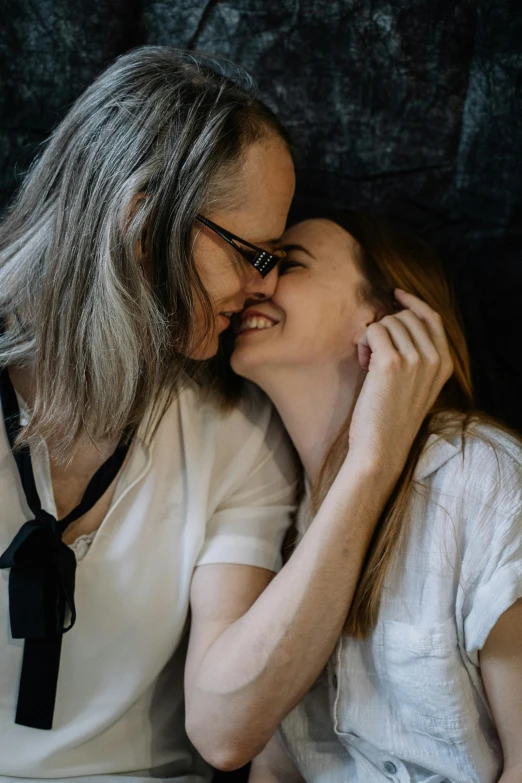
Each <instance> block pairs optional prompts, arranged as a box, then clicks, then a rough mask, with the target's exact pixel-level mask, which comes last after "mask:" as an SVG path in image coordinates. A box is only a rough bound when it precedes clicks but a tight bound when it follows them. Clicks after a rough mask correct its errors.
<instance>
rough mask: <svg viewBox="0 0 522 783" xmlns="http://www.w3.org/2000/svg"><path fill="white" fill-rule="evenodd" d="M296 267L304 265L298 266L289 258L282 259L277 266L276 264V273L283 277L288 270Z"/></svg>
mask: <svg viewBox="0 0 522 783" xmlns="http://www.w3.org/2000/svg"><path fill="white" fill-rule="evenodd" d="M296 267H304V264H300V263H299V261H293V260H292V259H291V258H283V259H282V260H281V261H280V262H279V264H278V267H277V268H278V271H279V275H284V274H286V273H287V272H288V271H290V269H295V268H296Z"/></svg>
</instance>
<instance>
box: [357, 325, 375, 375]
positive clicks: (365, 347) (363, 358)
mask: <svg viewBox="0 0 522 783" xmlns="http://www.w3.org/2000/svg"><path fill="white" fill-rule="evenodd" d="M371 357H372V349H371V348H370V345H369V343H368V332H367V331H366V332H365V333H364V334H363V336H362V337H361V339H360V340H359V342H358V343H357V358H358V360H359V364H360V365H361V367H362V369H363V370H368V367H369V366H370V359H371Z"/></svg>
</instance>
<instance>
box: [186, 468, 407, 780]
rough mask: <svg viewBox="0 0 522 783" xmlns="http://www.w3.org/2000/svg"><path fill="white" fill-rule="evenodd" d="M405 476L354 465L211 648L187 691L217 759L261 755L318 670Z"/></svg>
mask: <svg viewBox="0 0 522 783" xmlns="http://www.w3.org/2000/svg"><path fill="white" fill-rule="evenodd" d="M396 479H397V476H396V475H393V474H392V471H390V472H389V474H386V472H385V471H380V472H377V471H365V472H362V471H361V472H357V473H356V472H355V471H352V472H350V470H349V469H348V467H347V466H346V465H345V469H342V470H341V472H340V474H339V476H338V478H337V479H336V481H335V482H334V484H333V485H332V488H331V490H330V492H329V493H328V495H327V497H326V499H325V502H324V503H323V505H322V506H321V509H320V510H319V512H318V514H317V516H316V518H315V519H314V521H313V522H312V524H311V525H310V527H309V529H308V531H307V532H306V534H305V536H304V537H303V539H302V541H301V542H300V544H299V546H298V547H297V549H296V551H295V552H294V554H293V555H292V557H291V558H290V560H289V562H288V563H287V564H286V565H285V567H284V568H283V569H282V570H281V572H280V573H279V574H278V575H277V576H276V577H275V578H274V580H273V581H272V582H271V583H270V584H269V586H268V587H267V588H266V590H265V591H264V592H263V593H262V594H261V595H260V596H259V598H258V599H257V601H255V603H254V604H253V605H252V606H251V608H250V609H249V610H248V611H247V612H246V614H244V615H243V616H242V617H241V618H240V619H239V620H237V621H236V622H234V623H232V624H231V625H230V626H229V627H228V628H227V629H226V630H225V631H224V632H222V633H221V634H220V635H219V637H218V638H217V639H215V641H214V642H213V644H211V645H210V646H209V648H208V650H207V652H206V654H205V656H204V658H203V659H202V660H201V662H200V664H199V666H198V668H197V671H196V672H195V673H194V675H193V678H192V684H191V688H190V694H187V727H188V730H189V734H190V736H191V738H192V739H193V741H194V742H195V744H196V745H197V747H198V748H199V749H200V750H201V751H202V752H203V755H206V756H207V757H208V756H209V757H210V759H211V760H212V763H216V755H215V753H217V754H218V755H219V753H220V752H221V751H222V752H223V754H224V756H225V757H227V756H229V755H231V756H232V757H233V761H231V763H230V766H232V767H233V766H236V765H237V766H239V765H240V764H241V763H244V762H246V761H247V760H249V759H250V758H252V757H253V756H254V755H256V754H257V753H258V752H259V751H260V750H261V749H262V748H263V747H264V745H265V744H266V742H267V741H268V739H269V737H270V736H271V735H272V733H273V732H274V730H275V729H276V727H277V726H278V724H279V723H280V721H281V720H282V718H283V717H284V716H285V715H286V714H287V713H288V712H289V711H290V710H291V709H292V708H293V707H294V706H295V704H297V702H298V701H299V700H300V699H301V698H302V696H303V695H304V694H305V693H306V691H307V690H308V689H309V688H310V686H311V685H312V683H313V682H314V680H315V679H316V678H317V676H318V674H319V673H320V671H321V670H322V668H323V667H324V665H325V664H326V662H327V660H328V658H329V656H330V654H331V652H332V650H333V648H334V647H335V644H336V642H337V640H338V638H339V636H340V634H341V630H342V627H343V624H344V622H345V619H346V615H347V612H348V610H349V607H350V604H351V601H352V598H353V595H354V591H355V587H356V585H357V581H358V577H359V573H360V570H361V566H362V563H363V560H364V556H365V553H366V549H367V547H368V544H369V540H370V538H371V536H372V533H373V531H374V528H375V524H376V522H377V520H378V519H379V517H380V515H381V513H382V510H383V508H384V505H385V503H386V500H387V498H388V496H389V493H390V491H391V489H392V487H393V485H394V483H395V481H396ZM246 727H248V729H247V728H246ZM231 738H234V740H233V742H234V744H235V747H234V750H233V753H231V751H230V742H231ZM221 766H225V767H226V766H228V762H227V761H226V758H225V760H224V762H221Z"/></svg>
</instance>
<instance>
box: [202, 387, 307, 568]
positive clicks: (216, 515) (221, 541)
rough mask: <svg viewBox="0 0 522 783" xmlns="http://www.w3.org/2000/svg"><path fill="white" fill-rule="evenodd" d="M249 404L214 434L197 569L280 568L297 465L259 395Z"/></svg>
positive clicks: (273, 415)
mask: <svg viewBox="0 0 522 783" xmlns="http://www.w3.org/2000/svg"><path fill="white" fill-rule="evenodd" d="M253 400H254V402H252V398H251V399H250V402H249V404H247V403H244V404H243V406H242V407H241V408H240V409H239V410H237V411H235V412H234V414H233V415H232V416H231V417H229V418H228V419H227V420H226V422H224V424H223V426H222V427H221V428H220V431H219V433H218V436H217V437H218V439H219V441H220V447H219V449H217V457H216V461H215V469H214V476H213V480H212V487H211V493H210V495H211V497H210V502H209V505H210V508H211V514H210V517H209V519H208V522H207V528H206V537H205V542H204V545H203V547H202V549H201V552H200V555H199V558H198V561H197V565H208V564H211V563H237V564H242V565H252V566H258V567H260V568H266V569H268V570H270V571H278V570H279V569H280V567H281V564H282V561H281V548H282V543H283V538H284V536H285V533H286V531H287V529H288V527H289V526H290V524H291V518H292V514H293V513H294V511H295V493H296V482H297V473H298V471H297V461H296V457H295V453H294V450H293V448H292V446H291V444H290V442H289V440H288V436H287V435H286V432H285V430H284V428H283V426H282V424H281V421H280V419H279V417H278V416H277V414H276V413H275V411H274V410H273V409H272V406H271V405H270V404H269V403H268V401H267V400H266V398H264V397H263V398H262V397H261V396H260V395H254V397H253ZM254 403H255V404H254Z"/></svg>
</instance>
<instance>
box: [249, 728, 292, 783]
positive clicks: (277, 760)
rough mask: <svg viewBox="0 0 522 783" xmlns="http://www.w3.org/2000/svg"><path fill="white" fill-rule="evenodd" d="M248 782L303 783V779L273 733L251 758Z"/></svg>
mask: <svg viewBox="0 0 522 783" xmlns="http://www.w3.org/2000/svg"><path fill="white" fill-rule="evenodd" d="M248 783H305V779H304V778H303V777H302V775H301V773H300V772H299V770H298V769H297V767H296V766H295V764H294V763H293V761H292V760H291V759H290V757H289V756H288V754H287V753H286V751H285V749H284V748H283V746H282V744H281V741H280V740H279V738H278V736H277V734H274V735H273V737H271V738H270V740H269V741H268V745H267V746H266V747H265V748H264V749H263V750H262V751H261V753H260V754H259V756H256V757H255V759H254V760H253V762H252V766H251V768H250V776H249V778H248Z"/></svg>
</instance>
